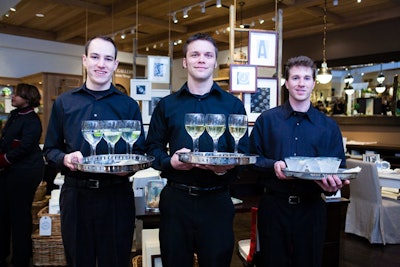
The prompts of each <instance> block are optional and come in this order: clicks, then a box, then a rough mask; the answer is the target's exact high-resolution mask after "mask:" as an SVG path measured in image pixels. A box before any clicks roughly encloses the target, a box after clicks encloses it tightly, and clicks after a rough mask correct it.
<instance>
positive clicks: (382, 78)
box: [376, 64, 385, 84]
mask: <svg viewBox="0 0 400 267" xmlns="http://www.w3.org/2000/svg"><path fill="white" fill-rule="evenodd" d="M376 80H377V82H378V83H379V84H382V83H383V82H384V81H385V75H383V72H382V64H381V73H380V74H379V75H378V77H376Z"/></svg>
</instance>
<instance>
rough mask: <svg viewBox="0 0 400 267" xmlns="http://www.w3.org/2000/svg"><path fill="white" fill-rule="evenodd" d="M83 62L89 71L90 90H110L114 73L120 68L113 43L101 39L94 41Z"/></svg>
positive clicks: (88, 85) (88, 84)
mask: <svg viewBox="0 0 400 267" xmlns="http://www.w3.org/2000/svg"><path fill="white" fill-rule="evenodd" d="M82 62H83V65H84V66H85V68H86V71H87V81H86V85H87V87H88V88H89V89H91V90H96V91H103V90H107V89H109V88H110V85H111V81H112V76H113V73H114V71H115V70H116V69H117V66H118V60H116V58H115V47H114V45H113V44H112V43H110V42H108V41H106V40H103V39H101V38H95V39H93V40H92V41H91V42H90V45H89V47H88V50H87V55H83V57H82Z"/></svg>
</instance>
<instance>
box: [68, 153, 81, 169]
mask: <svg viewBox="0 0 400 267" xmlns="http://www.w3.org/2000/svg"><path fill="white" fill-rule="evenodd" d="M82 160H83V155H82V153H81V152H80V151H75V152H72V153H69V154H66V155H65V156H64V161H63V163H64V165H65V166H66V167H68V168H69V169H70V170H71V171H76V170H77V169H76V165H75V164H76V163H80V162H82Z"/></svg>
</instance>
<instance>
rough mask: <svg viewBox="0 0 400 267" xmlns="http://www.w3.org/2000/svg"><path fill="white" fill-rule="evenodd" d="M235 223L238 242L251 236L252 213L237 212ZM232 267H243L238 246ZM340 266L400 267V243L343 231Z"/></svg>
mask: <svg viewBox="0 0 400 267" xmlns="http://www.w3.org/2000/svg"><path fill="white" fill-rule="evenodd" d="M399 223H400V222H399ZM234 224H235V238H236V244H237V241H238V240H240V239H247V238H249V233H250V213H237V214H236V216H235V221H234ZM231 267H243V264H242V262H241V260H240V259H239V256H238V255H237V247H236V246H235V252H234V255H233V257H232V263H231ZM339 267H400V245H386V246H383V245H371V244H370V243H369V242H368V240H367V239H364V238H361V237H358V236H355V235H351V234H346V233H344V231H343V233H342V238H341V248H340V265H339Z"/></svg>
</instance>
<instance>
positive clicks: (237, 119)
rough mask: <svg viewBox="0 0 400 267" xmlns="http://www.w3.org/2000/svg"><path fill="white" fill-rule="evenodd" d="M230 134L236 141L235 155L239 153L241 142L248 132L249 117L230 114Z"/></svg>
mask: <svg viewBox="0 0 400 267" xmlns="http://www.w3.org/2000/svg"><path fill="white" fill-rule="evenodd" d="M228 127H229V132H230V133H231V135H232V136H233V139H235V153H238V145H239V140H240V138H242V137H243V136H244V134H245V133H246V130H247V116H246V115H240V114H230V115H229V117H228Z"/></svg>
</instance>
